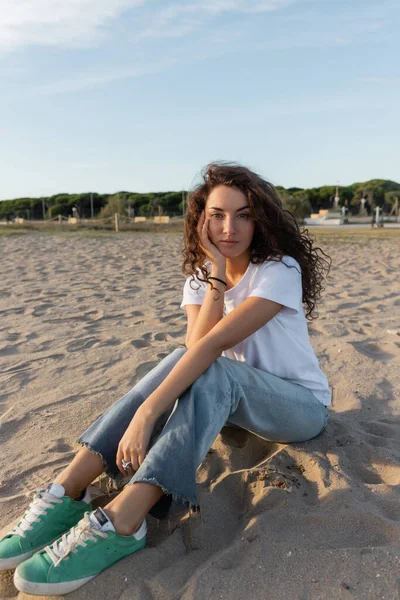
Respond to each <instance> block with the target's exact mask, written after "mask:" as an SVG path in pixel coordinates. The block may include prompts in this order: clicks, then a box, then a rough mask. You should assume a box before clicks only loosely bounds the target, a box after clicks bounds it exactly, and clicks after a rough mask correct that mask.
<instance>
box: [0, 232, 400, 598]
mask: <svg viewBox="0 0 400 600" xmlns="http://www.w3.org/2000/svg"><path fill="white" fill-rule="evenodd" d="M180 239H181V238H180V236H177V235H166V234H118V235H117V234H103V235H100V234H98V235H96V236H93V235H88V234H85V235H80V234H69V235H67V234H65V235H51V234H43V233H31V234H26V235H15V236H14V235H13V236H7V237H1V238H0V249H1V257H2V258H1V264H0V272H1V286H0V356H1V370H0V374H1V378H0V384H1V388H0V392H1V404H0V412H1V427H0V441H1V453H0V527H4V528H5V529H3V533H5V532H6V530H7V526H8V525H9V523H12V522H13V521H15V519H16V518H17V517H18V516H19V515H20V514H21V513H22V512H23V510H24V508H25V507H26V505H27V502H28V497H27V495H28V492H30V491H33V490H37V489H40V488H43V487H46V486H47V485H48V483H49V482H50V481H51V480H52V479H53V478H54V477H55V475H56V474H58V473H59V472H60V471H61V470H62V469H63V468H64V467H65V466H66V465H67V464H68V463H69V461H70V460H71V458H72V457H73V455H74V451H75V447H74V440H75V438H76V437H77V435H78V434H80V433H81V432H82V431H83V430H84V429H85V428H86V427H87V426H88V425H89V424H90V423H92V421H93V420H94V419H95V418H96V417H98V416H99V415H100V414H101V413H102V412H103V411H104V410H105V409H106V408H108V407H109V406H111V404H113V403H114V402H115V401H116V400H117V399H118V398H120V397H121V396H122V395H123V394H124V393H126V392H127V391H128V390H129V389H130V388H131V387H132V386H133V385H134V384H135V382H136V381H138V380H139V379H140V378H141V377H142V376H143V375H144V374H145V373H147V372H148V371H149V370H150V369H151V368H152V367H153V366H155V365H156V364H157V363H158V362H159V361H160V359H162V358H163V357H164V356H166V355H167V354H168V353H170V352H171V351H172V350H173V349H174V348H176V347H177V346H178V345H179V344H183V341H184V334H185V327H186V319H185V313H184V311H183V310H181V309H180V308H179V305H180V301H181V294H182V287H183V282H184V278H183V276H182V274H181V272H180V262H181V253H180ZM321 243H322V244H323V248H324V249H325V250H326V251H327V252H328V253H329V254H330V255H331V256H332V258H333V267H332V270H331V274H330V276H329V279H328V282H327V289H326V292H325V293H324V299H323V302H322V303H321V305H320V310H319V313H320V316H319V318H318V319H317V320H316V321H314V322H313V323H312V324H310V328H309V330H310V336H311V342H312V344H313V346H314V348H315V351H316V353H317V356H318V358H319V361H320V365H321V367H322V369H323V370H324V371H325V373H326V374H327V376H328V378H329V380H330V383H331V385H333V387H334V404H333V406H332V407H330V409H329V412H330V419H329V424H328V427H327V429H326V430H325V431H324V432H323V433H322V434H321V435H319V436H318V437H317V438H315V439H313V440H311V441H308V442H304V443H298V444H290V445H285V444H277V443H269V442H267V441H263V440H261V439H258V438H256V437H255V436H253V435H251V434H248V433H246V432H244V431H236V432H232V431H226V430H223V432H222V434H221V435H220V436H219V437H218V438H217V440H216V441H215V443H214V445H213V447H212V449H211V450H210V452H209V453H208V454H207V457H206V459H205V461H204V463H203V464H202V466H201V467H200V468H199V470H198V473H197V475H198V490H199V498H200V502H201V508H202V510H201V515H200V514H192V515H190V514H189V513H188V512H187V511H180V512H179V511H177V512H176V513H173V514H172V516H171V518H170V519H166V520H164V521H161V522H159V523H158V522H157V521H156V520H154V519H152V518H151V517H149V519H148V526H149V536H148V546H147V548H146V549H145V550H143V551H142V552H139V553H138V554H135V555H133V556H132V557H130V558H128V559H125V560H123V561H121V562H120V563H118V564H117V565H115V566H114V567H112V568H111V569H109V570H107V571H106V572H104V573H103V574H101V575H100V576H99V577H97V578H96V579H94V580H93V581H92V582H90V583H89V584H87V585H86V586H84V587H82V588H81V589H80V590H77V591H76V592H73V593H72V594H70V595H69V596H68V598H71V600H84V599H99V600H131V599H132V598H135V599H140V600H161V599H162V600H173V599H174V600H175V599H178V598H179V599H180V598H182V599H183V600H191V599H193V600H205V599H211V598H212V599H214V598H215V599H219V598H223V599H229V600H236V599H237V600H239V599H242V598H250V599H260V600H261V599H270V600H287V599H288V598H291V599H299V600H300V599H301V600H309V599H321V600H323V599H327V600H333V599H335V600H336V599H354V598H357V599H360V600H361V599H362V600H366V599H371V600H377V599H382V600H383V599H385V600H394V599H397V598H398V597H399V591H400V569H399V563H400V535H399V533H400V529H399V518H400V493H399V492H400V486H399V484H400V444H399V440H400V436H399V430H400V393H399V387H400V384H399V382H400V277H399V273H400V235H397V236H395V235H392V236H390V237H388V236H387V235H386V234H385V233H384V232H382V234H380V233H379V235H378V233H375V234H374V236H373V239H370V237H369V235H368V232H366V233H364V234H357V235H355V236H352V235H351V234H349V235H346V236H345V237H344V238H343V239H342V238H340V236H339V237H338V236H335V235H326V237H322V238H321ZM99 489H100V488H99V487H98V486H96V487H95V488H94V491H95V492H96V491H97V493H100V492H99ZM103 501H104V498H103ZM11 582H12V579H11V574H10V572H6V573H3V574H2V575H1V578H0V597H3V598H16V597H18V598H28V596H27V595H24V594H19V595H18V593H17V591H16V590H15V588H14V587H13V586H12V583H11ZM29 597H30V596H29Z"/></svg>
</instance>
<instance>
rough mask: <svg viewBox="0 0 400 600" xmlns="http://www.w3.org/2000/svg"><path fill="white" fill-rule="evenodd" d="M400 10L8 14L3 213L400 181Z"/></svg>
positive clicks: (344, 2)
mask: <svg viewBox="0 0 400 600" xmlns="http://www.w3.org/2000/svg"><path fill="white" fill-rule="evenodd" d="M399 31H400V3H399V2H398V0H381V1H372V0H204V1H203V2H200V1H197V0H192V1H184V0H182V1H179V0H175V1H170V0H161V1H159V0H68V1H65V0H35V2H31V0H0V91H1V93H0V136H1V144H0V199H3V200H4V199H9V198H17V197H23V196H32V197H34V196H42V195H44V196H47V195H51V194H56V193H62V192H67V193H75V192H88V191H92V192H99V193H113V192H116V191H118V190H128V191H132V192H152V191H154V192H155V191H169V190H181V189H185V190H187V189H190V188H191V187H193V185H194V184H195V183H196V182H197V181H198V179H199V176H200V172H201V169H202V168H203V167H204V166H205V165H206V164H208V163H209V162H212V161H215V160H223V161H235V162H239V163H241V164H244V165H246V166H248V167H250V168H251V169H252V170H254V171H256V172H257V173H259V174H260V175H262V176H263V177H265V178H266V179H268V180H269V181H271V182H272V183H274V184H276V185H283V186H284V187H293V186H297V187H317V186H321V185H334V184H336V183H337V182H339V185H349V184H351V183H354V182H357V181H366V180H368V179H375V178H384V179H392V180H395V181H400V172H399V165H400V160H399V159H400V149H399V143H400V116H399V115H400V111H399V104H400V61H399V56H400V34H399Z"/></svg>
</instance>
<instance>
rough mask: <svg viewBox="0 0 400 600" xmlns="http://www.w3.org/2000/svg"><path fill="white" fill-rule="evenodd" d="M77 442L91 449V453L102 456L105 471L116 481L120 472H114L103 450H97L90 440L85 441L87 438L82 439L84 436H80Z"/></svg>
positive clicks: (82, 446)
mask: <svg viewBox="0 0 400 600" xmlns="http://www.w3.org/2000/svg"><path fill="white" fill-rule="evenodd" d="M76 443H77V444H78V445H79V446H80V447H81V448H87V450H89V452H90V453H91V454H95V455H96V456H99V457H100V458H101V462H102V463H103V467H104V472H105V473H106V474H107V475H108V476H109V477H111V479H113V480H114V481H115V482H116V478H117V476H118V473H115V472H114V473H113V472H112V471H111V469H110V467H109V465H108V463H107V461H106V460H105V458H104V456H103V455H102V453H101V452H99V451H98V450H96V449H95V448H93V446H92V445H91V444H90V443H89V442H85V440H82V438H78V439H77V440H76Z"/></svg>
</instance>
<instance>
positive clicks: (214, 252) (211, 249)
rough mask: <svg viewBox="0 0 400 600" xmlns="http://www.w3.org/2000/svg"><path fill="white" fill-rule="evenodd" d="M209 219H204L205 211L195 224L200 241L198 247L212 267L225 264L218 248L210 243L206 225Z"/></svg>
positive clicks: (224, 259)
mask: <svg viewBox="0 0 400 600" xmlns="http://www.w3.org/2000/svg"><path fill="white" fill-rule="evenodd" d="M209 223H210V219H207V218H206V215H205V211H204V210H203V212H202V213H201V215H200V219H199V222H198V224H197V233H198V235H199V239H200V246H201V249H202V250H203V252H204V254H205V255H206V256H207V257H208V258H209V259H210V260H211V262H212V264H213V265H217V264H222V265H225V264H226V258H225V256H224V255H223V254H222V253H221V252H220V251H219V250H218V248H217V247H216V246H215V245H214V244H213V243H212V241H211V240H210V236H209V231H208V225H209Z"/></svg>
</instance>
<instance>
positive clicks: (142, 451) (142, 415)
mask: <svg viewBox="0 0 400 600" xmlns="http://www.w3.org/2000/svg"><path fill="white" fill-rule="evenodd" d="M281 308H282V304H278V303H277V302H272V300H266V299H264V298H258V297H252V298H247V300H245V301H244V302H242V304H240V305H239V306H238V307H237V308H235V309H234V310H233V311H232V312H230V313H229V314H228V315H227V316H226V317H225V318H224V319H221V320H220V321H219V322H218V323H217V325H215V327H213V329H211V331H210V332H209V333H207V334H206V335H205V336H204V337H203V338H201V339H200V340H199V341H198V342H197V343H196V344H194V345H193V346H192V347H191V348H189V349H188V351H187V352H186V354H184V355H183V356H182V358H181V359H180V361H179V362H178V363H177V364H176V365H175V367H174V368H173V369H172V371H171V372H170V373H169V375H168V376H167V377H166V378H165V379H164V381H163V382H162V383H161V385H159V386H158V388H157V389H156V390H155V391H154V392H153V393H152V394H150V396H149V397H148V398H147V400H145V402H144V403H143V404H142V405H141V406H140V407H139V409H138V410H137V411H136V413H135V415H134V417H133V419H132V421H131V422H130V424H129V426H128V428H127V429H126V431H125V433H124V435H123V436H122V438H121V441H120V443H119V445H118V451H117V457H116V462H117V465H118V468H119V470H120V471H121V473H124V474H125V475H126V472H125V471H124V469H123V467H122V459H124V460H126V461H128V460H129V461H130V462H131V464H132V468H133V470H134V471H136V470H137V469H138V468H139V466H140V465H141V464H142V462H143V460H144V458H145V455H146V451H147V448H148V445H149V441H150V437H151V432H152V431H153V428H154V424H155V422H156V420H157V418H158V417H159V416H160V415H161V414H163V413H164V412H165V411H166V410H167V409H168V408H169V407H170V406H171V405H172V404H173V403H174V402H175V401H176V399H177V398H179V396H181V395H182V394H183V392H184V391H185V390H187V388H188V387H189V386H190V385H192V383H193V382H194V381H196V379H197V378H198V377H200V375H202V374H203V373H204V371H206V370H207V369H208V367H209V366H210V365H211V364H212V363H213V362H214V360H215V359H217V358H218V357H219V356H220V355H221V353H222V352H223V350H226V349H228V348H232V346H235V345H236V344H238V343H239V342H241V341H242V340H244V339H245V338H247V337H249V336H250V335H252V334H253V333H255V332H256V331H257V330H258V329H260V327H262V326H263V325H265V323H268V321H270V320H271V319H272V318H273V317H274V316H275V315H276V314H277V313H278V312H279V311H280V310H281Z"/></svg>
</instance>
